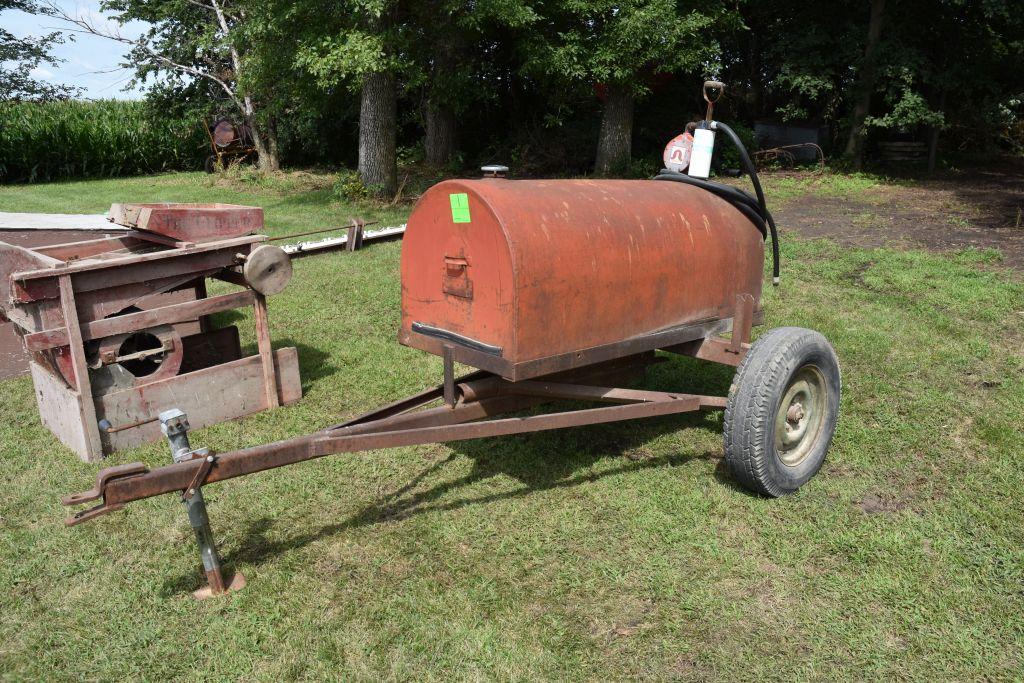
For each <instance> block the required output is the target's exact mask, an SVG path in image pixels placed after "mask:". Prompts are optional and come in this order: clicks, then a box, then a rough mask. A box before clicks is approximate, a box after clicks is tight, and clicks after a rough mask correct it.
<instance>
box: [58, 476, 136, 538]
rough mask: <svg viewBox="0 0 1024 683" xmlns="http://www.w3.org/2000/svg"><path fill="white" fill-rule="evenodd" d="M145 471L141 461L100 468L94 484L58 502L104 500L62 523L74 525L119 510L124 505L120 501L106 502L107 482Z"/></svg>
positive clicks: (70, 502) (74, 502) (77, 503)
mask: <svg viewBox="0 0 1024 683" xmlns="http://www.w3.org/2000/svg"><path fill="white" fill-rule="evenodd" d="M147 472H149V468H148V467H146V464H145V463H142V462H131V463H128V464H127V465H117V466H116V467H107V468H105V469H102V470H100V471H99V472H98V473H97V474H96V485H95V486H93V487H92V488H91V489H89V490H88V491H80V492H79V493H72V494H71V495H69V496H64V497H63V498H61V499H60V502H61V504H62V505H81V504H82V503H88V502H90V501H94V500H99V499H101V498H103V499H104V501H103V502H102V503H100V504H99V505H97V506H95V507H91V508H89V509H88V510H82V511H80V512H76V513H75V514H74V515H72V516H71V517H68V518H67V519H65V520H64V523H65V524H66V525H68V526H75V525H76V524H81V523H82V522H88V521H90V520H93V519H96V518H97V517H99V516H100V515H105V514H107V513H108V512H115V511H117V510H120V509H121V508H123V507H124V505H123V504H121V503H113V504H109V505H108V504H107V502H106V489H107V484H108V483H109V482H110V481H112V480H114V479H126V478H128V477H135V476H138V475H141V474H146V473H147Z"/></svg>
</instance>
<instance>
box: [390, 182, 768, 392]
mask: <svg viewBox="0 0 1024 683" xmlns="http://www.w3.org/2000/svg"><path fill="white" fill-rule="evenodd" d="M763 268H764V241H763V239H762V237H761V234H760V233H759V232H758V230H757V229H756V228H755V227H754V226H753V225H752V224H751V223H750V221H749V220H747V219H746V218H745V217H744V216H743V215H742V214H741V213H740V212H739V211H737V210H736V209H735V208H733V206H731V205H730V204H729V203H728V202H726V201H724V200H722V199H720V198H718V197H716V196H715V195H713V194H711V193H710V192H707V191H705V190H702V189H700V188H697V187H693V186H691V185H685V184H682V183H673V182H655V181H650V180H507V179H504V178H485V179H479V180H449V181H445V182H442V183H439V184H437V185H435V186H434V187H432V188H430V189H429V190H428V191H427V192H426V193H424V195H423V196H422V197H421V198H420V200H419V201H418V202H417V204H416V206H415V207H414V209H413V211H412V215H411V216H410V217H409V220H408V223H407V227H406V232H405V237H404V239H403V245H402V327H401V331H400V332H399V341H400V342H401V343H402V344H405V345H407V346H410V347H413V348H418V349H422V350H424V351H428V352H430V353H435V354H439V355H440V354H442V353H444V352H445V347H448V353H451V354H452V355H453V357H454V359H455V360H457V361H459V362H462V363H466V364H468V365H473V366H475V367H479V368H483V369H485V370H489V371H492V372H496V373H498V374H500V375H502V376H504V377H505V378H506V379H510V380H513V381H516V380H519V379H526V378H528V377H531V376H534V377H535V376H539V375H543V374H546V373H550V372H557V371H561V370H567V369H570V368H572V367H578V366H580V365H586V364H588V363H593V362H600V361H602V360H608V359H610V358H613V357H616V356H621V355H626V353H627V351H628V352H637V349H639V348H640V347H641V346H644V344H643V343H642V342H643V340H645V339H651V340H652V342H651V343H650V344H648V345H647V346H649V347H650V348H663V346H658V344H660V343H662V342H668V341H673V339H674V338H673V336H672V334H673V330H691V331H692V330H693V329H694V328H695V326H697V327H700V325H702V324H703V325H705V326H706V329H709V330H710V329H712V327H713V325H711V324H712V323H714V322H715V321H723V320H726V319H731V318H732V317H733V316H734V315H735V311H736V306H737V297H738V296H740V295H750V296H751V297H753V300H754V307H755V310H759V309H760V297H761V282H762V276H763ZM719 329H721V326H719V327H718V328H715V331H717V330H719ZM680 334H682V332H680ZM698 336H699V335H698ZM691 337H692V338H694V339H695V338H698V337H697V336H693V335H692V334H691ZM680 341H688V340H687V339H683V338H682V337H679V338H678V339H675V340H674V342H673V343H680ZM617 350H618V351H621V352H619V353H617V352H616V351H617ZM642 350H647V349H642Z"/></svg>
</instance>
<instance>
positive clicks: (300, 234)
mask: <svg viewBox="0 0 1024 683" xmlns="http://www.w3.org/2000/svg"><path fill="white" fill-rule="evenodd" d="M378 223H380V221H368V222H365V223H363V226H364V227H365V226H367V225H377V224H378ZM350 227H352V226H349V225H346V226H345V227H343V228H341V227H336V228H320V229H319V230H309V231H307V232H293V233H292V234H290V235H281V236H280V237H271V238H269V239H267V241H268V242H280V241H281V240H290V239H293V238H295V237H306V236H307V235H321V234H323V233H325V232H334V231H335V230H348V229H349V228H350Z"/></svg>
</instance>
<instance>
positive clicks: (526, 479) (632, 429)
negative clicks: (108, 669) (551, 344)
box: [162, 340, 755, 597]
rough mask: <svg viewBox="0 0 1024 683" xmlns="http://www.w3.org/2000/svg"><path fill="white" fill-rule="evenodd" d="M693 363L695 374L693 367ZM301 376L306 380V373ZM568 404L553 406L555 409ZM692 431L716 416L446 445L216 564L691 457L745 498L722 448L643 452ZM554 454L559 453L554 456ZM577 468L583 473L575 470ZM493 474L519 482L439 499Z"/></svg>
mask: <svg viewBox="0 0 1024 683" xmlns="http://www.w3.org/2000/svg"><path fill="white" fill-rule="evenodd" d="M283 341H284V340H283ZM302 353H304V351H302V350H300V357H301V354H302ZM698 368H699V372H695V370H696V369H698ZM681 372H683V373H685V374H686V381H685V382H683V381H681V380H682V378H681V377H680V374H681ZM731 378H732V369H731V368H727V367H724V366H714V365H712V364H709V363H697V362H695V361H691V360H690V359H684V360H681V361H677V362H672V363H663V364H660V365H656V366H652V367H651V368H649V369H648V377H647V379H646V380H645V381H643V382H642V386H643V387H644V388H647V389H652V390H666V391H667V390H675V391H690V392H696V391H699V392H700V393H707V394H711V395H715V394H717V395H724V394H725V393H727V391H728V386H729V382H730V381H731ZM303 379H304V380H305V379H306V377H305V375H304V376H303ZM572 407H573V406H564V405H561V406H559V408H562V409H571V408H572ZM551 410H552V405H550V404H549V406H548V407H547V408H546V409H545V410H544V411H543V412H549V411H551ZM695 429H702V430H711V431H715V432H719V431H720V430H721V417H720V413H717V412H714V413H687V414H683V415H674V416H667V417H658V418H649V419H643V420H633V421H629V422H621V423H613V424H603V425H594V426H589V427H576V428H570V429H561V430H555V431H550V432H541V433H532V434H522V435H516V436H506V437H495V438H490V439H475V440H471V441H462V442H457V443H455V444H453V446H452V449H453V452H452V453H451V454H450V455H448V456H447V457H446V458H443V459H441V460H438V461H437V462H435V463H432V464H431V465H429V466H427V467H425V468H424V469H422V470H421V471H420V472H419V473H417V474H416V475H415V476H414V477H412V478H411V479H410V480H409V481H407V482H405V483H404V484H402V485H401V486H400V487H399V488H398V489H396V490H395V491H393V492H391V493H389V494H386V495H384V496H382V497H381V498H380V499H379V500H378V501H376V502H374V503H372V504H370V505H367V506H366V507H364V508H363V509H362V510H360V511H358V512H356V513H355V514H353V515H352V516H350V517H349V518H347V519H345V520H343V521H340V522H337V523H333V524H327V525H324V526H322V527H320V528H319V529H315V530H313V531H310V532H308V533H304V534H300V535H295V536H290V537H288V538H283V539H276V540H274V539H270V538H268V537H267V534H268V532H269V531H270V530H271V528H272V526H273V524H274V521H273V519H272V518H270V517H266V516H264V517H261V518H259V519H256V520H253V521H252V522H251V523H250V524H249V525H248V527H247V528H246V529H244V530H243V531H241V532H240V533H239V534H238V536H239V538H240V539H241V543H240V545H239V547H238V548H237V549H236V550H234V551H232V552H231V553H230V554H228V555H226V556H225V557H224V558H223V561H224V564H225V565H227V566H229V567H231V566H238V565H242V564H252V565H260V564H263V563H264V562H266V561H267V560H270V559H273V558H275V557H277V556H279V555H281V554H286V553H290V552H293V551H295V550H297V549H299V548H302V547H305V546H307V545H309V544H310V543H313V542H316V541H318V540H320V539H323V538H326V537H330V536H333V535H336V534H339V533H342V532H344V531H346V530H348V529H354V528H359V527H365V526H372V525H375V524H381V523H387V522H395V521H401V520H404V519H408V518H410V517H413V516H415V515H420V514H424V513H429V512H445V511H451V510H458V509H460V508H463V507H466V506H469V505H487V504H489V503H494V502H498V501H503V500H512V499H516V498H522V497H525V496H529V495H532V494H534V493H536V492H538V491H549V490H557V489H568V488H572V487H575V486H579V485H581V484H587V483H591V482H595V481H598V480H600V479H603V478H605V477H614V476H617V475H620V474H625V473H635V472H641V471H643V470H648V469H653V468H661V467H678V466H680V465H683V464H685V463H687V462H690V461H692V460H718V461H719V463H718V465H717V466H716V468H715V472H714V475H715V478H716V479H717V480H718V481H719V482H720V483H721V484H723V485H724V486H726V487H728V488H730V489H732V490H734V491H737V492H740V493H743V494H745V495H755V494H752V493H750V492H749V491H747V490H746V489H745V488H743V487H741V486H740V485H739V484H737V483H736V482H735V481H734V480H733V479H732V476H731V474H730V473H729V469H728V466H727V465H726V464H725V461H724V459H723V455H722V451H721V449H718V448H715V449H710V450H706V451H704V452H701V453H694V454H686V455H684V454H675V455H667V456H654V457H652V456H647V455H645V454H644V453H643V447H644V444H646V443H648V442H650V441H651V440H653V439H655V438H657V437H659V436H662V435H664V434H669V433H672V432H678V431H681V430H695ZM559 454H565V455H563V456H562V457H559ZM460 457H467V458H470V459H471V460H473V469H472V471H471V472H469V474H467V475H465V476H463V477H460V478H457V479H451V480H448V481H443V482H441V483H438V484H436V485H434V486H432V487H431V488H429V489H426V490H423V491H419V492H415V493H413V492H414V491H415V490H416V488H417V487H418V486H419V485H420V484H421V483H422V482H423V481H425V480H428V479H429V478H431V477H433V476H434V475H436V474H438V473H440V472H441V471H442V470H443V469H444V468H445V467H446V466H447V465H449V464H451V463H453V462H454V461H455V460H457V459H459V458H460ZM614 457H618V458H623V459H624V460H626V462H624V463H623V464H621V465H618V466H615V467H612V468H610V469H604V470H602V471H600V472H592V471H589V470H591V469H592V468H593V466H594V465H595V464H596V463H597V462H598V461H601V460H605V459H607V458H614ZM580 470H585V472H583V473H579V474H578V472H579V471H580ZM496 476H508V477H512V478H515V479H516V480H518V481H520V482H522V484H523V486H522V487H521V488H518V489H516V490H514V491H503V492H500V493H491V494H487V495H481V496H471V497H463V498H458V499H455V500H444V499H445V498H448V497H450V496H451V495H452V494H453V493H456V492H458V491H459V490H460V489H463V488H466V487H470V486H473V485H475V484H477V483H479V482H481V481H484V480H486V479H490V478H492V477H496ZM229 571H230V569H229ZM198 582H199V577H198V576H197V575H195V574H192V573H190V574H188V575H186V576H180V577H175V578H173V579H169V580H168V581H167V582H166V583H165V584H164V587H163V591H162V593H163V595H164V596H165V597H167V596H170V595H174V594H177V593H181V592H184V591H191V590H194V589H195V588H197V587H198V585H199V583H198Z"/></svg>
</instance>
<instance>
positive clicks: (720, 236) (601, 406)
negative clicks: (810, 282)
mask: <svg viewBox="0 0 1024 683" xmlns="http://www.w3.org/2000/svg"><path fill="white" fill-rule="evenodd" d="M704 123H705V125H707V127H708V129H709V130H713V131H714V130H717V131H727V132H726V135H727V136H728V137H729V138H730V139H733V138H734V135H732V134H731V131H728V130H727V127H725V126H724V125H719V124H717V122H714V121H711V117H710V116H709V117H708V120H707V121H706V122H704ZM736 144H737V146H738V147H739V150H740V154H741V157H742V158H743V161H744V164H745V167H746V169H747V171H748V173H750V175H751V180H752V181H753V183H754V185H755V188H756V189H757V197H753V196H751V195H748V194H746V193H745V192H741V191H740V190H737V189H735V188H732V187H727V186H724V185H718V184H716V183H713V182H710V181H707V180H703V179H700V178H692V177H689V176H684V175H683V174H681V173H679V172H675V171H665V172H662V174H660V175H659V176H658V178H657V180H658V181H657V182H654V181H649V180H509V179H506V178H505V177H504V175H505V174H504V171H505V169H503V168H501V167H488V168H487V169H485V172H486V176H485V177H484V178H483V179H478V180H450V181H445V182H441V183H439V184H437V185H435V186H434V187H432V188H431V189H430V190H428V191H427V192H426V193H425V194H424V195H423V196H422V198H421V199H420V200H419V202H418V203H417V204H416V206H415V208H414V209H413V211H412V215H411V216H410V217H409V221H408V225H407V230H406V236H405V240H404V244H403V248H402V263H401V280H402V322H401V328H400V330H399V341H400V342H401V343H402V344H405V345H407V346H411V347H414V348H417V349H421V350H423V351H426V352H428V353H432V354H436V355H438V356H440V357H441V358H442V359H443V381H442V382H441V384H439V385H438V386H436V387H434V388H432V389H428V390H426V391H423V392H421V393H419V394H416V395H413V396H410V397H408V398H405V399H402V400H399V401H396V402H394V403H392V404H390V405H386V406H384V407H382V408H378V409H376V410H373V411H371V412H368V413H366V414H364V415H361V416H359V417H355V418H353V419H350V420H348V421H346V422H343V423H341V424H337V425H334V426H329V427H327V428H325V429H323V430H322V431H319V432H317V433H314V434H311V435H306V436H299V437H295V438H291V439H287V440H285V441H279V442H276V443H271V444H267V445H262V446H256V447H252V448H246V449H243V450H237V451H233V452H228V453H220V454H212V453H209V452H206V451H203V450H195V449H193V448H192V447H191V446H190V445H189V442H188V429H189V423H188V419H189V418H188V417H187V416H186V415H184V414H183V412H182V411H178V410H175V411H169V412H166V413H164V414H163V415H162V416H161V420H162V425H163V429H164V431H165V434H166V435H167V437H168V439H169V440H170V443H171V450H172V454H173V456H174V463H173V464H170V465H167V466H163V467H158V468H156V469H150V468H148V467H147V466H146V465H144V464H142V463H135V464H130V465H123V466H120V467H115V468H110V469H106V470H103V471H101V472H100V473H99V475H98V477H97V481H96V485H95V487H94V488H93V489H91V490H89V491H85V492H82V493H79V494H76V495H73V496H69V497H67V498H65V499H64V503H65V504H68V505H77V504H82V503H90V502H94V501H99V504H98V505H95V506H94V507H92V508H90V509H86V510H83V511H81V512H79V513H78V514H76V515H74V516H73V517H71V518H69V519H68V520H67V522H68V524H71V525H73V524H78V523H81V522H84V521H86V520H91V519H94V518H96V517H98V516H100V515H102V514H104V513H107V512H110V511H113V510H118V509H120V508H122V507H124V505H126V504H127V503H129V502H132V501H136V500H141V499H144V498H149V497H152V496H158V495H162V494H167V493H175V494H178V495H180V496H181V497H182V500H183V501H184V502H185V504H186V506H187V508H188V512H189V519H190V521H191V523H192V526H193V527H194V529H195V532H196V537H197V539H198V541H199V545H200V548H201V554H202V558H203V564H204V569H205V571H206V575H207V578H208V585H207V586H206V588H204V593H205V594H212V593H221V592H224V591H225V590H227V589H228V588H230V587H231V586H236V587H237V586H238V585H240V583H241V579H239V578H238V577H237V576H236V578H235V579H234V581H233V582H232V583H229V582H226V581H225V579H224V577H223V575H222V571H221V566H220V561H219V559H218V557H217V552H216V548H215V547H214V546H213V541H212V538H213V537H212V533H211V531H210V526H209V520H208V517H207V513H206V507H205V504H204V503H203V500H202V495H201V493H202V488H203V487H204V486H208V485H210V484H212V483H214V482H218V481H223V480H226V479H232V478H235V477H240V476H243V475H247V474H251V473H254V472H259V471H262V470H267V469H271V468H276V467H281V466H284V465H291V464H294V463H299V462H303V461H306V460H310V459H313V458H319V457H322V456H327V455H332V454H338V453H353V452H357V451H366V450H372V449H381V448H393V447H399V446H410V445H415V444H427V443H434V442H449V441H459V440H464V439H478V438H481V437H495V436H502V435H508V434H522V433H526V432H536V431H542V430H549V429H559V428H565V427H576V426H581V425H593V424H599V423H608V422H617V421H620V420H630V419H636V418H644V417H656V416H665V415H674V414H680V413H686V412H691V411H698V410H723V409H724V411H725V419H724V432H725V455H726V459H727V461H728V463H729V465H730V466H731V468H732V471H733V472H734V475H735V477H736V478H737V479H738V480H739V481H740V482H741V483H743V484H744V485H746V486H747V487H749V488H750V489H752V490H754V491H758V492H760V493H762V494H766V495H769V496H778V495H783V494H786V493H790V492H792V491H795V490H796V489H797V488H798V487H800V486H801V485H802V484H804V483H805V482H806V481H808V480H809V479H810V478H811V477H812V476H814V474H815V473H816V472H817V471H818V469H819V468H820V466H821V464H822V461H823V459H824V457H825V453H826V451H827V449H828V447H829V444H830V443H831V440H832V435H833V433H834V430H835V426H836V420H837V415H838V408H839V391H840V378H839V367H838V362H837V360H836V356H835V353H834V352H833V350H832V348H831V346H830V345H829V343H828V342H827V341H826V340H825V338H824V337H823V336H822V335H820V334H819V333H817V332H813V331H811V330H806V329H800V328H791V327H790V328H778V329H774V330H771V331H769V332H767V333H765V334H763V335H761V336H760V338H759V339H758V340H757V342H756V343H754V344H751V343H750V340H751V327H752V326H753V325H757V324H760V323H761V322H762V318H763V313H762V309H761V284H762V272H763V263H764V255H765V238H766V235H767V234H769V233H771V234H773V235H774V232H775V230H774V221H772V219H771V214H770V213H769V212H768V211H767V209H766V208H765V205H764V200H763V194H762V193H761V192H760V185H759V183H758V180H757V175H756V172H755V171H754V169H753V166H752V164H751V162H750V159H749V156H748V155H747V153H746V150H744V149H743V148H742V145H740V144H739V143H738V140H737V141H736ZM666 181H667V182H666ZM777 254H778V252H777V251H775V252H774V256H775V258H774V259H773V262H774V263H773V270H774V273H775V276H776V278H777V276H778V256H777ZM658 350H661V351H663V352H668V354H669V355H671V354H679V355H685V356H691V357H695V358H698V359H703V360H706V361H710V362H714V363H721V364H725V365H728V366H735V367H737V370H736V375H735V378H734V380H733V383H732V386H731V388H730V390H729V393H728V395H727V396H708V395H696V394H691V393H685V392H673V391H651V390H646V389H636V388H622V386H623V384H625V383H626V382H629V381H630V380H633V379H636V378H637V377H638V376H639V375H640V374H641V373H642V372H643V370H644V368H645V367H646V366H648V365H649V364H651V363H654V362H656V361H659V360H664V359H665V356H656V355H655V352H656V351H658ZM456 363H461V364H463V365H468V366H471V367H474V368H476V370H475V371H474V372H471V373H470V374H468V375H463V376H456V374H455V364H456ZM560 400H571V401H577V402H578V401H584V402H590V403H593V404H596V406H595V407H587V408H583V409H571V410H564V411H562V412H552V413H539V414H527V415H526V416H523V415H512V416H508V414H510V413H515V412H517V411H522V410H524V409H527V408H531V407H534V406H537V405H539V404H545V403H550V402H557V401H560Z"/></svg>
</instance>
